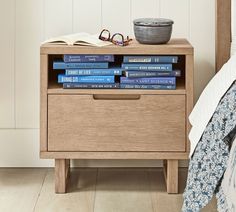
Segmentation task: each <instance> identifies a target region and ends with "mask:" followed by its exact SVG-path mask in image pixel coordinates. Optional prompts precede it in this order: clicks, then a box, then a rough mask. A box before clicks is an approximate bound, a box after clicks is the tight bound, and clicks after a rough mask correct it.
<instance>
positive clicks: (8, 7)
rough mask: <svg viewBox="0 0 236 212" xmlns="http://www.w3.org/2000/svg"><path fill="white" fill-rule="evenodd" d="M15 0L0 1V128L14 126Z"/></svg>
mask: <svg viewBox="0 0 236 212" xmlns="http://www.w3.org/2000/svg"><path fill="white" fill-rule="evenodd" d="M14 13H15V0H8V1H4V2H3V1H1V7H0V28H1V39H0V46H1V48H0V64H1V69H0V75H1V77H0V98H1V103H0V128H14V127H15V106H14V104H15V101H14V99H15V98H14V97H15V92H14V87H15V85H14V83H15V81H14V79H15V74H14V64H15V54H14V33H15V14H14Z"/></svg>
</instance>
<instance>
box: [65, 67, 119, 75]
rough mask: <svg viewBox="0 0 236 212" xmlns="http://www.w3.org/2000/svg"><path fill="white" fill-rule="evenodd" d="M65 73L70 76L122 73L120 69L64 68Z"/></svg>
mask: <svg viewBox="0 0 236 212" xmlns="http://www.w3.org/2000/svg"><path fill="white" fill-rule="evenodd" d="M65 74H66V75H70V76H77V75H80V76H94V75H95V76H96V75H100V76H114V75H122V69H66V71H65Z"/></svg>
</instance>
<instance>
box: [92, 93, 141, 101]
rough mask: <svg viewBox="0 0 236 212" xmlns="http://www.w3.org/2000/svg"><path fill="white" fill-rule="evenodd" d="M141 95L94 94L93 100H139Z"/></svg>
mask: <svg viewBox="0 0 236 212" xmlns="http://www.w3.org/2000/svg"><path fill="white" fill-rule="evenodd" d="M140 98H141V95H138V94H137V95H136V94H94V95H93V99H94V100H139V99H140Z"/></svg>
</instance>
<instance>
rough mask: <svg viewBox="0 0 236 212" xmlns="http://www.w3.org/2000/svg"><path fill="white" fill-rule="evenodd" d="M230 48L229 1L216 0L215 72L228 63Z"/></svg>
mask: <svg viewBox="0 0 236 212" xmlns="http://www.w3.org/2000/svg"><path fill="white" fill-rule="evenodd" d="M230 47H231V0H216V72H217V71H219V70H220V69H221V67H222V66H223V65H224V64H225V63H226V62H227V61H228V59H229V57H230Z"/></svg>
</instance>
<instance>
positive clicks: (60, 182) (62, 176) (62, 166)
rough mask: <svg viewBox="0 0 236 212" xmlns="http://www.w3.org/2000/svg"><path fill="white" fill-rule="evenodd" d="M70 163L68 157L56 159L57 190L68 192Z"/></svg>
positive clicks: (58, 191) (57, 191)
mask: <svg viewBox="0 0 236 212" xmlns="http://www.w3.org/2000/svg"><path fill="white" fill-rule="evenodd" d="M69 166H70V163H69V161H68V160H66V159H56V160H55V192H56V193H59V194H61V193H66V186H67V180H68V177H69V171H70V167H69Z"/></svg>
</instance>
